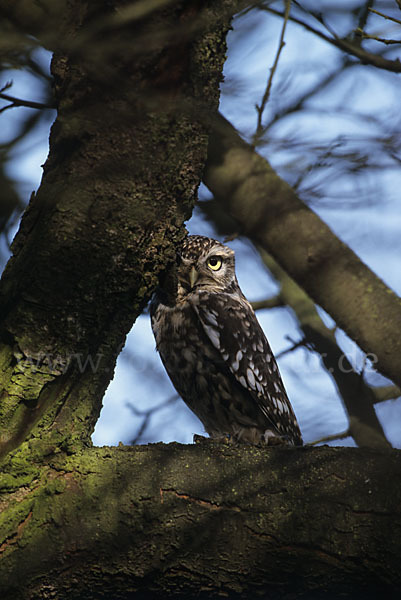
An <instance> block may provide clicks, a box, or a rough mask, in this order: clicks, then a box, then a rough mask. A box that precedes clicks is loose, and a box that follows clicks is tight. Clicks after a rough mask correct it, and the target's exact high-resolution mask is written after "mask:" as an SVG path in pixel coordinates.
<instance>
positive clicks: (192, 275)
mask: <svg viewBox="0 0 401 600" xmlns="http://www.w3.org/2000/svg"><path fill="white" fill-rule="evenodd" d="M198 277H199V273H198V271H197V270H196V269H195V267H194V266H192V267H191V270H190V272H189V283H190V285H191V288H193V287H194V285H195V283H196V282H197V281H198Z"/></svg>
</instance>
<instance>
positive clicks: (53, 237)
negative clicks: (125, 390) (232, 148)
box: [0, 2, 228, 455]
mask: <svg viewBox="0 0 401 600" xmlns="http://www.w3.org/2000/svg"><path fill="white" fill-rule="evenodd" d="M92 4H93V3H89V4H88V3H84V2H81V3H79V2H78V3H68V5H66V6H65V7H64V10H63V11H62V12H60V13H58V12H57V11H52V10H50V9H51V7H50V6H47V9H46V3H43V4H41V5H40V7H38V6H36V4H35V5H31V4H30V3H25V4H21V3H18V10H17V8H15V14H14V12H13V11H10V12H11V13H12V14H11V16H12V18H13V20H14V21H16V22H17V23H21V27H23V26H25V27H27V26H28V25H27V24H29V23H30V20H29V19H30V16H31V15H32V13H34V14H33V18H32V25H31V30H30V32H31V33H33V34H37V35H40V36H42V38H43V43H44V44H45V45H46V44H47V45H50V47H52V48H54V49H55V55H54V58H53V63H52V73H53V76H54V80H55V92H56V100H57V106H58V116H57V120H56V122H55V123H54V125H53V128H52V132H51V137H50V154H49V158H48V160H47V162H46V164H45V167H44V176H43V181H42V183H41V186H40V189H39V191H38V193H37V195H36V196H35V195H33V197H32V199H31V202H30V205H29V208H28V210H27V211H26V213H25V215H24V217H23V219H22V223H21V227H20V231H19V233H18V235H17V237H16V239H15V241H14V243H13V248H12V250H13V257H12V258H11V260H10V261H9V264H8V266H7V268H6V270H5V272H4V275H3V278H2V282H1V287H0V315H1V322H0V365H1V370H0V389H1V390H2V395H1V407H0V423H1V438H0V455H1V454H3V455H4V454H6V453H7V452H8V451H9V450H10V449H12V448H15V447H16V446H17V445H18V444H19V443H21V442H22V441H23V440H24V439H25V438H26V437H27V436H28V435H30V434H32V436H33V438H34V440H33V441H32V443H34V444H35V445H36V451H37V452H42V454H46V453H47V452H48V451H51V450H52V449H53V448H54V447H62V448H63V449H65V450H68V451H69V452H71V451H73V450H74V449H75V448H79V447H80V445H81V444H82V443H83V442H89V439H90V435H91V432H92V430H93V426H94V424H95V422H96V419H97V417H98V415H99V411H100V407H101V399H102V396H103V393H104V390H105V389H106V387H107V385H108V383H109V381H110V379H111V377H112V375H113V370H114V365H115V360H116V357H117V355H118V353H119V351H120V350H121V348H122V346H123V344H124V341H125V336H126V334H127V332H128V331H129V329H130V328H131V326H132V324H133V322H134V320H135V318H136V317H137V315H138V314H139V313H140V312H141V311H142V309H143V307H144V305H145V304H146V302H147V301H148V299H149V295H150V293H151V291H152V289H153V288H154V287H155V285H156V284H157V281H158V277H159V275H160V273H162V272H163V271H164V270H165V269H166V265H167V266H168V265H169V264H172V263H174V262H175V244H176V243H177V242H178V241H179V240H180V239H181V238H182V237H183V236H184V234H185V230H184V227H183V221H184V220H185V219H186V218H188V217H189V216H190V214H191V210H192V206H193V202H194V199H195V196H196V190H197V187H198V185H199V182H200V178H201V172H202V168H203V164H204V161H205V157H206V151H207V132H208V123H207V120H206V119H205V118H204V117H203V115H204V114H206V113H208V112H213V111H215V110H216V109H217V104H218V85H219V81H220V79H221V70H222V65H223V61H224V58H225V33H226V30H227V27H228V25H227V23H226V21H225V16H224V15H223V16H221V15H219V12H218V10H217V9H216V7H215V3H213V2H206V3H202V7H200V6H199V3H197V2H189V3H188V2H168V3H167V2H166V3H165V4H166V5H167V7H164V8H163V9H162V10H160V11H155V10H154V9H152V8H149V10H148V11H147V10H145V9H144V14H139V15H138V14H137V13H136V12H135V11H134V12H133V13H132V12H130V7H129V6H128V7H127V6H126V4H125V3H124V2H121V3H120V2H115V3H112V2H103V3H95V5H94V6H91V5H92ZM139 8H140V7H139ZM142 8H144V7H142ZM145 8H146V7H145ZM1 9H2V6H1V4H0V10H1ZM131 9H133V10H134V9H136V6H135V5H132V6H131ZM40 10H42V11H43V19H42V21H41V20H40V19H39V16H38V14H37V13H38V11H40ZM3 11H4V9H3ZM46 18H47V19H50V21H49V20H48V21H47V23H50V24H51V25H52V27H53V30H49V29H47V28H46V25H45V24H44V23H46ZM45 433H46V437H45V436H44V434H45ZM39 446H40V448H39Z"/></svg>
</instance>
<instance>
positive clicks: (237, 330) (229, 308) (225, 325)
mask: <svg viewBox="0 0 401 600" xmlns="http://www.w3.org/2000/svg"><path fill="white" fill-rule="evenodd" d="M191 304H192V305H193V308H194V310H195V312H196V313H197V315H198V317H199V320H200V322H201V324H202V326H203V329H204V331H205V333H206V335H207V337H208V338H209V340H210V341H211V343H212V344H213V346H214V347H215V348H216V349H217V350H218V351H219V352H220V354H221V356H222V358H223V360H224V362H225V363H226V364H227V366H228V368H229V370H230V371H231V373H232V374H233V375H234V377H235V379H236V380H237V381H238V382H239V383H240V384H241V385H242V386H243V387H244V388H245V389H246V390H247V391H248V393H249V395H250V397H251V398H252V399H253V400H254V401H255V402H256V403H257V405H258V406H259V408H260V410H261V411H262V412H263V414H264V416H265V417H266V418H267V421H268V422H269V423H271V425H273V428H274V429H275V431H276V432H277V433H278V435H280V436H283V437H284V438H287V437H288V438H290V439H291V440H292V441H293V442H294V443H295V444H302V438H301V433H300V430H299V427H298V423H297V420H296V417H295V414H294V412H293V410H292V407H291V404H290V402H289V400H288V397H287V394H286V391H285V389H284V385H283V383H282V381H281V376H280V372H279V370H278V366H277V363H276V360H275V358H274V356H273V353H272V351H271V348H270V346H269V343H268V341H267V339H266V336H265V334H264V332H263V330H262V328H261V326H260V325H259V322H258V320H257V318H256V315H255V313H254V311H253V309H252V307H251V305H250V304H249V302H248V301H247V300H246V299H245V298H244V297H243V298H240V297H238V295H235V296H233V295H232V294H226V293H219V294H213V293H212V294H211V293H210V292H206V291H205V292H202V291H201V292H199V294H198V295H197V298H196V300H195V298H194V300H193V301H192V302H191Z"/></svg>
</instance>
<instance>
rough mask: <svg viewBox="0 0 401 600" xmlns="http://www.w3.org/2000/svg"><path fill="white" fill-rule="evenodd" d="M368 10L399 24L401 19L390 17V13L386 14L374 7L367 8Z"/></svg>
mask: <svg viewBox="0 0 401 600" xmlns="http://www.w3.org/2000/svg"><path fill="white" fill-rule="evenodd" d="M369 11H370V12H372V13H375V15H379V17H383V19H387V20H388V21H393V22H394V23H398V25H401V21H400V20H399V19H396V18H394V17H390V15H386V14H384V13H382V12H380V11H379V10H376V9H375V8H369Z"/></svg>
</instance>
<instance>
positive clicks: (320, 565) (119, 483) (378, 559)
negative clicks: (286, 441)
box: [0, 443, 401, 600]
mask: <svg viewBox="0 0 401 600" xmlns="http://www.w3.org/2000/svg"><path fill="white" fill-rule="evenodd" d="M7 471H8V473H7V474H6V475H4V476H3V482H2V484H3V485H2V488H3V491H5V490H6V489H8V494H5V493H4V494H3V496H2V500H1V502H2V506H3V515H5V518H3V519H2V521H3V523H2V527H1V539H2V540H4V541H3V543H2V544H1V546H0V551H1V557H2V558H1V560H0V582H1V583H0V593H1V597H2V599H3V600H6V599H7V600H8V599H10V600H11V599H12V600H15V599H16V598H18V599H21V600H26V599H30V600H31V599H36V598H37V599H39V598H40V599H42V598H47V597H49V598H57V599H58V600H63V599H66V600H67V599H68V600H73V599H81V598H85V600H92V599H93V600H95V599H100V598H110V599H113V600H117V599H121V600H122V599H133V598H144V597H147V598H166V597H167V598H178V597H182V598H199V597H204V598H217V597H233V598H234V597H235V598H244V599H248V598H252V597H261V598H265V599H267V598H269V599H270V598H274V599H275V598H280V599H287V598H288V599H290V598H294V597H297V598H301V597H302V598H303V597H305V598H308V599H309V598H319V600H322V599H337V598H340V597H341V598H349V599H352V600H355V599H356V598H378V597H385V598H396V597H399V596H398V595H397V594H399V589H400V585H401V574H400V569H399V560H400V555H401V535H400V531H401V487H400V486H399V485H394V484H395V482H399V481H400V478H401V452H400V451H398V450H383V451H373V450H369V449H355V448H328V447H322V448H313V449H311V448H302V449H293V448H269V449H259V448H255V447H247V446H244V447H241V448H238V447H232V446H227V445H220V444H216V443H209V444H202V445H191V446H181V445H179V444H169V445H164V444H157V445H151V446H137V447H132V448H128V447H119V448H92V449H87V450H85V451H83V452H82V453H81V454H75V455H73V456H71V457H67V458H66V457H65V455H64V454H63V453H60V454H59V455H53V456H51V457H49V458H48V461H47V465H46V466H45V467H37V469H36V472H31V474H30V476H29V480H28V479H27V478H25V480H24V481H23V472H24V468H23V463H22V461H21V462H20V463H19V464H18V463H17V462H16V460H14V462H13V463H11V462H10V464H9V467H8V469H7ZM16 471H18V473H16ZM22 481H23V483H22ZM8 507H10V508H8Z"/></svg>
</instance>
